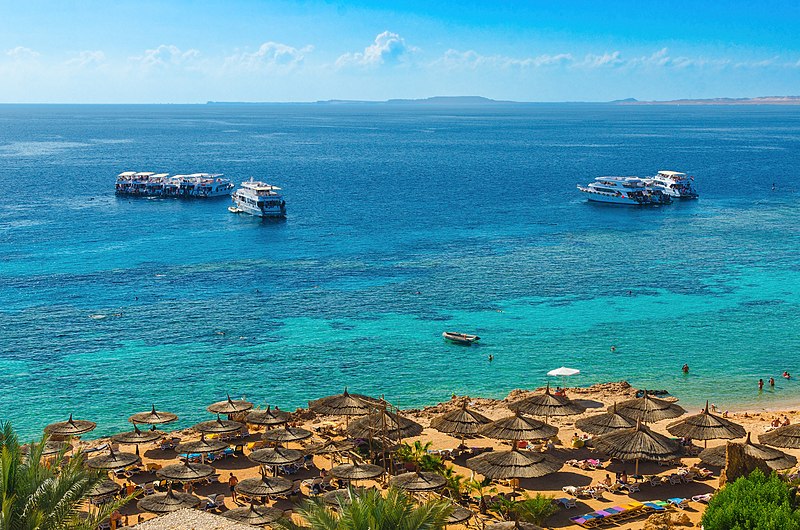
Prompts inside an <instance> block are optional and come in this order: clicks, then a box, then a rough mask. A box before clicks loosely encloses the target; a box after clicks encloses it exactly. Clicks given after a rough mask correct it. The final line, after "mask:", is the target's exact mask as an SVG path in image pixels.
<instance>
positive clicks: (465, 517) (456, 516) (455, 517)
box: [445, 504, 475, 526]
mask: <svg viewBox="0 0 800 530" xmlns="http://www.w3.org/2000/svg"><path fill="white" fill-rule="evenodd" d="M474 515H475V512H473V511H472V510H470V509H468V508H464V507H463V506H460V505H458V504H454V505H453V506H452V509H451V511H450V515H448V516H447V521H446V522H445V526H447V525H451V524H461V523H463V522H466V521H469V519H470V518H471V517H473V516H474Z"/></svg>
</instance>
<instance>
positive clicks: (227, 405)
mask: <svg viewBox="0 0 800 530" xmlns="http://www.w3.org/2000/svg"><path fill="white" fill-rule="evenodd" d="M252 408H253V404H252V403H250V402H249V401H245V400H243V399H237V400H235V401H234V400H232V399H231V395H230V394H228V399H226V400H225V401H217V402H216V403H212V404H211V405H209V406H208V407H206V410H207V411H209V412H211V413H212V414H236V413H237V412H245V411H248V410H250V409H252Z"/></svg>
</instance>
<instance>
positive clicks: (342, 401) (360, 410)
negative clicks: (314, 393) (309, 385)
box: [308, 387, 376, 416]
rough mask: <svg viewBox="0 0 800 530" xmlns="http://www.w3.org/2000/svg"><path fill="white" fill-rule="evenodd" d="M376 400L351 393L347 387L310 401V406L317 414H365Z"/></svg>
mask: <svg viewBox="0 0 800 530" xmlns="http://www.w3.org/2000/svg"><path fill="white" fill-rule="evenodd" d="M375 401H376V400H375V399H373V398H371V397H368V396H362V395H360V394H350V393H349V392H347V387H345V389H344V392H343V393H342V394H336V395H334V396H327V397H324V398H320V399H315V400H314V401H309V402H308V408H309V409H311V410H312V411H314V412H316V413H317V414H325V415H329V416H363V415H365V414H369V412H370V411H371V410H372V409H373V404H374V403H375Z"/></svg>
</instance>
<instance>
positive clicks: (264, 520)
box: [222, 504, 283, 526]
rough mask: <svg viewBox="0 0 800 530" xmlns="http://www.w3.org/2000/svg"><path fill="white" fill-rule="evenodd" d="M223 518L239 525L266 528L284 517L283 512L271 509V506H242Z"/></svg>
mask: <svg viewBox="0 0 800 530" xmlns="http://www.w3.org/2000/svg"><path fill="white" fill-rule="evenodd" d="M222 516H223V517H226V518H228V519H230V520H232V521H236V522H237V523H242V524H248V525H250V526H264V525H267V524H270V523H274V522H275V521H278V520H279V519H280V518H281V517H283V510H281V509H278V508H270V507H269V506H255V505H253V504H250V506H242V507H241V508H234V509H232V510H228V511H226V512H222Z"/></svg>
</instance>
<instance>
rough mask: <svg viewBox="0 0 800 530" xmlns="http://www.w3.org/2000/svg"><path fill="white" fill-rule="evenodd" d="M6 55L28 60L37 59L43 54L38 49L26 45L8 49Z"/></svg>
mask: <svg viewBox="0 0 800 530" xmlns="http://www.w3.org/2000/svg"><path fill="white" fill-rule="evenodd" d="M6 55H8V56H9V57H11V59H12V60H14V61H27V60H31V59H36V58H37V57H39V56H40V55H41V54H40V53H39V52H37V51H33V50H31V49H30V48H26V47H25V46H17V47H16V48H11V49H10V50H6Z"/></svg>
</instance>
